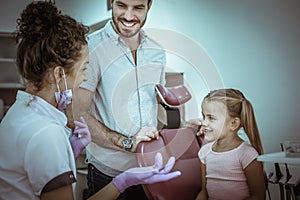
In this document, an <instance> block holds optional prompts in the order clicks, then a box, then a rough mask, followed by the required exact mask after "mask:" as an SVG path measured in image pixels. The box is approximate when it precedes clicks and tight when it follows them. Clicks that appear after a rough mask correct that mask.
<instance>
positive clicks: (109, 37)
mask: <svg viewBox="0 0 300 200" xmlns="http://www.w3.org/2000/svg"><path fill="white" fill-rule="evenodd" d="M110 3H111V7H112V20H110V21H109V22H108V23H107V24H106V25H105V27H104V28H103V29H101V30H99V31H96V32H94V33H93V34H92V35H90V36H89V38H88V44H89V50H90V52H91V53H90V62H89V65H88V66H87V70H88V75H89V80H88V81H86V82H84V83H83V84H81V86H80V88H79V89H78V91H76V94H77V95H76V97H74V98H78V99H77V100H76V102H77V103H78V104H77V105H73V106H72V107H73V114H74V118H75V119H79V117H80V116H83V117H84V119H85V120H86V122H87V124H88V126H89V129H90V131H91V134H92V142H91V143H90V144H89V145H88V147H87V160H88V175H87V179H88V187H89V195H92V194H94V193H96V192H97V191H98V190H100V189H101V188H103V187H104V186H105V185H107V184H108V183H109V182H110V181H111V180H112V178H113V177H115V176H117V175H119V174H120V173H121V172H123V171H125V170H126V169H128V168H131V167H135V166H136V164H137V162H136V158H135V154H134V152H135V149H136V146H137V144H138V143H139V142H140V141H150V140H152V139H155V138H157V136H158V131H157V105H158V104H157V100H156V94H155V85H156V84H162V85H164V84H165V63H166V55H165V51H164V50H163V49H162V47H161V46H160V45H159V44H157V43H156V42H155V41H154V40H153V39H151V38H150V37H149V36H147V35H146V33H145V32H144V31H143V30H142V27H143V26H144V24H145V22H146V19H147V14H148V11H149V9H150V7H151V4H152V0H111V1H110ZM74 102H75V101H74ZM118 199H147V197H146V195H145V193H144V192H143V189H142V187H141V186H134V187H131V188H128V189H127V190H125V191H124V193H122V194H121V195H120V196H119V198H118Z"/></svg>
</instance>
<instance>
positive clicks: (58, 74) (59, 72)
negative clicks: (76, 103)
mask: <svg viewBox="0 0 300 200" xmlns="http://www.w3.org/2000/svg"><path fill="white" fill-rule="evenodd" d="M62 70H63V68H62V67H61V66H56V67H54V69H53V74H54V78H55V80H56V82H60V80H61V79H62V76H63V73H62Z"/></svg>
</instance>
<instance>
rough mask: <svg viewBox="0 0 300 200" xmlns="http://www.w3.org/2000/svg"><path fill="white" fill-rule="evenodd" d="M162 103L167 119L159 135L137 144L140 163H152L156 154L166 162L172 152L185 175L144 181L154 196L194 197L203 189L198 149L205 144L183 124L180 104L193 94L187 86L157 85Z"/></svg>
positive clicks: (155, 199)
mask: <svg viewBox="0 0 300 200" xmlns="http://www.w3.org/2000/svg"><path fill="white" fill-rule="evenodd" d="M156 91H157V94H158V96H159V97H160V99H161V101H162V102H161V104H162V105H163V107H164V109H165V110H166V113H167V120H166V121H167V123H166V124H165V125H164V126H163V128H162V129H161V130H159V139H158V140H153V141H151V142H141V143H140V144H139V145H138V147H137V153H136V157H137V162H138V165H139V166H141V167H142V166H151V165H153V160H154V157H155V154H156V153H157V152H160V153H161V154H162V155H163V158H164V159H165V160H164V164H166V162H167V159H168V158H169V157H170V156H174V157H175V159H176V162H175V165H174V168H173V169H172V170H173V171H176V170H179V171H181V176H179V177H178V178H175V179H172V180H170V181H166V182H160V183H155V184H150V185H143V188H144V190H145V192H146V194H147V197H148V198H149V199H150V200H177V199H178V200H182V199H184V200H194V199H195V198H196V196H197V194H198V193H199V192H200V190H201V162H200V160H199V158H198V151H199V150H200V147H201V145H202V142H201V140H200V139H199V138H198V137H196V133H195V132H194V130H193V129H192V128H180V111H179V107H180V106H182V105H183V104H184V103H186V102H187V101H189V100H190V99H191V94H190V93H189V91H188V90H187V89H186V88H185V87H184V86H183V85H181V86H176V87H169V88H167V87H164V86H161V85H157V86H156Z"/></svg>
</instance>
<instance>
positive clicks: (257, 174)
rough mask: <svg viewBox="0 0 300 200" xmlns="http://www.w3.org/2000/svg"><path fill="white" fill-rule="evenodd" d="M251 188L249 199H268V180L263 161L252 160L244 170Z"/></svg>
mask: <svg viewBox="0 0 300 200" xmlns="http://www.w3.org/2000/svg"><path fill="white" fill-rule="evenodd" d="M244 172H245V175H246V177H247V182H248V186H249V190H250V197H249V198H248V200H252V199H253V200H254V199H258V200H263V199H266V180H265V176H264V169H263V165H262V163H261V162H258V161H257V160H254V161H252V162H251V163H250V164H249V165H248V166H247V167H246V168H245V170H244Z"/></svg>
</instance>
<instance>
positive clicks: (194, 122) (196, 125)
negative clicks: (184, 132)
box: [183, 119, 203, 136]
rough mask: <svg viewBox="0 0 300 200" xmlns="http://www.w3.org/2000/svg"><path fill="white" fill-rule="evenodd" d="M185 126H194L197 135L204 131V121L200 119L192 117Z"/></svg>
mask: <svg viewBox="0 0 300 200" xmlns="http://www.w3.org/2000/svg"><path fill="white" fill-rule="evenodd" d="M183 126H184V127H187V128H192V129H193V130H194V131H195V133H196V135H197V136H200V135H202V134H203V133H202V132H201V131H200V129H201V126H202V122H201V120H200V119H190V120H189V121H187V122H185V123H184V125H183Z"/></svg>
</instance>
